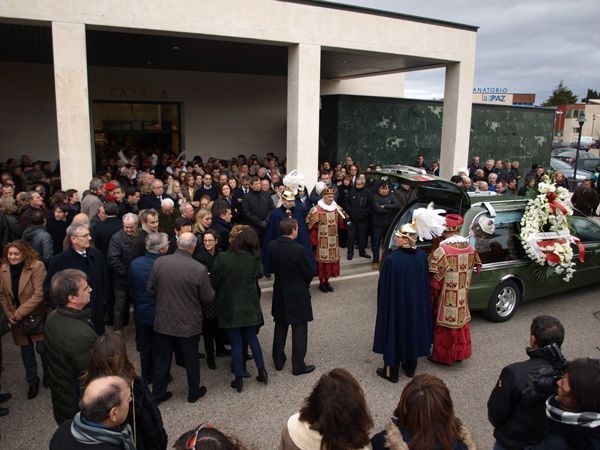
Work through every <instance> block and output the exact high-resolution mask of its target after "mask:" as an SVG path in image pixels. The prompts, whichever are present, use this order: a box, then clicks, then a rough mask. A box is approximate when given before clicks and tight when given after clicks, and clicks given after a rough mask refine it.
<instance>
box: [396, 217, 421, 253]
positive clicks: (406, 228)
mask: <svg viewBox="0 0 600 450" xmlns="http://www.w3.org/2000/svg"><path fill="white" fill-rule="evenodd" d="M394 234H395V235H396V236H397V237H401V238H406V239H408V244H406V245H404V246H403V247H406V248H409V247H410V248H415V247H416V246H417V230H415V229H414V227H413V223H405V224H404V225H402V226H401V227H400V228H398V229H397V230H396V232H395V233H394Z"/></svg>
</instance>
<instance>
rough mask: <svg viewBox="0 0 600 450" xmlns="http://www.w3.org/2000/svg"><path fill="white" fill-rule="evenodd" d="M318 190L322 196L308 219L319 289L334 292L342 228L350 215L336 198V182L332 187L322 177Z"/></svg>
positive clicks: (338, 271) (338, 268)
mask: <svg viewBox="0 0 600 450" xmlns="http://www.w3.org/2000/svg"><path fill="white" fill-rule="evenodd" d="M315 190H316V191H317V193H318V194H319V195H320V196H321V199H320V200H319V201H318V202H317V204H316V205H315V206H313V207H312V208H311V210H310V211H309V213H308V216H307V217H306V223H307V224H308V229H309V232H310V241H311V244H312V248H313V251H314V254H315V259H316V260H317V273H318V275H319V290H320V291H321V292H333V287H332V286H331V284H329V278H330V277H337V276H338V275H339V274H340V245H339V239H338V229H339V228H345V227H346V224H345V222H344V220H345V219H346V218H347V214H346V213H345V212H344V210H343V209H342V208H341V207H340V206H339V205H338V204H337V203H336V202H335V200H334V197H335V186H334V187H331V188H328V187H327V186H326V185H325V183H323V182H322V181H319V182H317V184H316V186H315Z"/></svg>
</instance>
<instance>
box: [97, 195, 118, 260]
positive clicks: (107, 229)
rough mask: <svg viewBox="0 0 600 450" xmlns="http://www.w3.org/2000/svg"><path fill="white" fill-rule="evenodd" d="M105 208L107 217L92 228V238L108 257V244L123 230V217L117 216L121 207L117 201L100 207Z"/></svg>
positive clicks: (105, 256)
mask: <svg viewBox="0 0 600 450" xmlns="http://www.w3.org/2000/svg"><path fill="white" fill-rule="evenodd" d="M102 208H103V209H104V213H105V214H106V219H104V220H103V221H102V222H100V223H99V224H97V225H96V226H94V228H92V233H91V234H92V240H93V241H94V244H95V245H96V248H97V249H98V250H100V251H101V252H102V256H104V259H105V260H106V258H107V257H108V246H109V244H110V240H111V238H112V237H113V236H114V235H115V234H116V233H117V232H119V231H120V230H121V219H119V218H118V217H117V215H118V212H119V207H118V206H117V204H116V203H115V202H106V203H104V205H102V206H101V207H100V209H102Z"/></svg>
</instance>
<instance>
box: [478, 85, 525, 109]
mask: <svg viewBox="0 0 600 450" xmlns="http://www.w3.org/2000/svg"><path fill="white" fill-rule="evenodd" d="M473 103H492V104H495V105H507V106H508V105H513V106H533V105H534V104H535V94H520V93H514V92H509V91H508V88H501V87H487V88H480V87H476V88H473Z"/></svg>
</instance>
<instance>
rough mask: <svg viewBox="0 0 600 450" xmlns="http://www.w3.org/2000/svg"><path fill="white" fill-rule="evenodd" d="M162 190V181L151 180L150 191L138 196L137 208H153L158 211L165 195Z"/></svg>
mask: <svg viewBox="0 0 600 450" xmlns="http://www.w3.org/2000/svg"><path fill="white" fill-rule="evenodd" d="M163 190H164V187H163V182H162V181H160V180H154V181H153V182H152V192H151V193H149V194H145V195H142V198H140V203H139V209H140V210H142V209H155V210H156V211H160V207H161V204H162V201H163V198H165V197H166V196H165V195H164V194H163Z"/></svg>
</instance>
